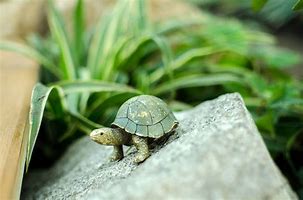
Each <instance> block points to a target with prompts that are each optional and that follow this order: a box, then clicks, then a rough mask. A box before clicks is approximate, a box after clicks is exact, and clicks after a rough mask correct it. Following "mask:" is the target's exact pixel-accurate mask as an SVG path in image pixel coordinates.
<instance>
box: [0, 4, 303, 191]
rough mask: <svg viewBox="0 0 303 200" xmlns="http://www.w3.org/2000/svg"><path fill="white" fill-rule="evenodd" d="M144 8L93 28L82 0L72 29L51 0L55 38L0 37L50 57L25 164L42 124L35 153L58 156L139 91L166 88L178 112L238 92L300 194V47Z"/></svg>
mask: <svg viewBox="0 0 303 200" xmlns="http://www.w3.org/2000/svg"><path fill="white" fill-rule="evenodd" d="M145 10H146V5H145V3H144V1H143V0H142V1H127V0H123V1H119V3H118V4H117V6H116V7H115V9H114V10H113V12H112V14H110V15H108V16H105V17H102V18H101V20H100V23H99V24H98V25H97V26H96V27H95V28H94V29H93V30H89V31H86V30H85V28H84V27H85V24H84V21H85V20H84V16H85V15H84V13H83V12H84V9H83V2H82V1H81V0H78V3H77V6H76V8H75V11H74V30H73V32H72V33H68V32H67V30H65V25H64V21H63V20H62V17H61V16H60V14H59V13H58V11H57V10H56V8H54V6H53V4H52V2H51V1H50V3H49V12H48V21H49V28H50V35H49V36H48V37H47V38H42V37H40V36H33V37H31V38H30V39H29V44H30V45H31V46H32V47H29V46H25V45H21V44H16V43H11V42H2V43H1V44H0V48H2V49H7V50H12V51H16V52H19V53H22V54H25V55H27V56H29V57H31V58H34V59H35V60H37V61H38V62H39V63H41V66H42V70H41V82H42V83H43V84H44V85H42V84H40V83H38V84H37V85H36V86H35V88H34V89H33V95H32V104H31V112H30V136H31V137H30V141H29V145H28V154H27V165H28V163H29V160H30V157H31V153H32V150H33V147H34V145H35V141H36V138H37V135H38V132H39V129H41V131H40V132H41V134H40V135H39V138H40V139H38V141H37V143H36V149H37V150H39V152H40V153H41V154H43V156H39V158H36V159H42V158H43V157H47V158H54V157H57V156H58V153H60V152H61V151H62V148H65V146H66V144H68V143H69V142H71V141H73V140H74V139H76V138H78V137H80V136H81V135H83V133H89V132H90V131H91V130H92V129H94V128H96V127H101V126H108V125H109V124H110V122H111V121H112V120H113V118H114V117H115V113H116V111H117V109H118V108H119V106H120V105H121V104H122V103H123V102H124V101H125V100H127V99H128V98H130V97H132V96H134V95H137V94H141V93H144V94H151V95H156V96H159V97H161V98H162V99H164V100H166V102H167V103H168V104H169V106H170V107H171V108H172V109H173V110H175V111H180V110H184V109H188V108H191V107H192V106H194V105H197V104H198V103H200V102H201V101H203V100H207V99H211V98H214V97H217V96H218V95H220V94H224V93H226V92H239V93H240V94H241V95H242V97H243V98H244V101H245V103H246V105H247V107H248V109H249V110H250V112H251V113H252V115H253V117H254V119H255V121H256V123H257V125H258V128H259V130H260V132H261V133H262V135H263V137H264V139H265V142H266V144H267V147H268V149H269V150H270V151H271V154H272V156H273V158H274V159H277V158H279V157H281V156H282V157H283V158H284V159H285V162H283V163H282V165H281V166H282V167H284V166H286V169H285V170H286V171H284V173H285V174H287V175H288V178H289V180H290V181H291V183H292V184H293V186H294V188H295V189H296V190H297V191H298V192H299V193H300V192H301V195H302V184H303V178H302V172H303V168H302V157H300V156H299V155H302V153H303V152H302V143H303V136H302V134H303V99H302V96H303V94H302V90H303V83H302V82H300V81H299V80H296V79H294V78H292V77H291V76H290V75H288V74H287V73H285V71H284V69H286V68H289V67H292V66H293V65H295V64H297V63H298V62H299V60H300V57H299V55H298V54H296V53H294V52H291V51H289V50H286V49H281V48H278V47H276V46H275V40H274V38H273V37H272V36H271V35H269V34H266V33H264V32H261V31H259V30H257V29H256V28H250V27H247V26H245V25H243V24H242V23H240V22H239V21H237V20H235V19H228V18H224V19H223V18H220V17H215V16H212V15H210V14H201V17H200V18H199V17H197V19H194V20H191V21H189V19H186V18H185V19H184V21H164V22H163V23H160V24H153V23H151V22H150V21H149V19H148V18H147V16H146V11H145ZM42 116H44V117H43V122H42ZM41 123H42V126H41V128H40V125H41ZM40 162H41V160H40ZM281 166H280V167H281ZM282 167H281V169H282ZM282 170H283V169H282Z"/></svg>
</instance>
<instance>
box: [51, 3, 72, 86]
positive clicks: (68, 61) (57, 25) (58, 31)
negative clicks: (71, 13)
mask: <svg viewBox="0 0 303 200" xmlns="http://www.w3.org/2000/svg"><path fill="white" fill-rule="evenodd" d="M49 6H50V10H49V12H48V21H49V26H50V30H51V33H52V34H53V36H54V38H55V39H56V41H57V43H58V46H59V48H60V50H61V57H62V60H63V64H62V71H63V72H64V76H65V79H67V80H75V79H76V69H75V65H74V60H73V57H72V52H71V49H70V44H69V42H68V38H67V34H66V31H65V28H64V26H63V20H62V19H61V17H60V16H59V13H58V11H57V10H56V9H55V8H54V5H53V4H52V2H51V1H50V3H49Z"/></svg>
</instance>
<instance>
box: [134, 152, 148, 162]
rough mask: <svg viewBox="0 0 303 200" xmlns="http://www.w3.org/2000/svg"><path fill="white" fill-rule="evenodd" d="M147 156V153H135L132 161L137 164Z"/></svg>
mask: <svg viewBox="0 0 303 200" xmlns="http://www.w3.org/2000/svg"><path fill="white" fill-rule="evenodd" d="M148 157H149V155H148V154H147V155H144V154H138V155H136V157H135V160H134V162H135V163H137V164H139V163H142V162H143V161H145V160H146V159H147V158H148Z"/></svg>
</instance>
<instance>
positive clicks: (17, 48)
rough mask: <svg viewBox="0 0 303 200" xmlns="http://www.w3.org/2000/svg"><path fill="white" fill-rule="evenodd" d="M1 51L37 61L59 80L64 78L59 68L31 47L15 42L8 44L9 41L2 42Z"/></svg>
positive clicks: (0, 44)
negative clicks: (18, 54) (11, 52)
mask: <svg viewBox="0 0 303 200" xmlns="http://www.w3.org/2000/svg"><path fill="white" fill-rule="evenodd" d="M0 49H3V50H7V51H13V52H17V53H20V54H22V55H24V56H26V57H29V58H31V59H33V60H35V61H36V62H38V63H39V64H41V65H42V66H44V67H45V68H46V69H47V70H48V71H49V72H51V73H52V74H54V75H55V76H56V77H57V78H61V77H62V73H61V71H59V70H58V68H57V66H56V65H55V64H54V63H52V62H51V61H50V60H49V59H48V58H46V57H45V56H44V55H42V54H40V53H39V52H38V51H36V50H35V49H33V48H31V47H29V46H26V45H23V44H19V43H15V42H7V41H5V42H4V41H3V42H0Z"/></svg>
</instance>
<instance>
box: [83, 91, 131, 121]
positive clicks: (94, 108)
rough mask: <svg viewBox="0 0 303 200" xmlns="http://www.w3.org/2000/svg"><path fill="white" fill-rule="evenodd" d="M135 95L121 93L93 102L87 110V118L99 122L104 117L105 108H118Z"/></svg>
mask: <svg viewBox="0 0 303 200" xmlns="http://www.w3.org/2000/svg"><path fill="white" fill-rule="evenodd" d="M135 95H137V94H135V93H128V92H123V93H118V94H113V95H111V96H109V97H107V98H106V99H98V100H96V101H95V102H94V104H93V105H91V107H90V108H89V111H88V112H87V113H89V115H88V116H89V118H90V119H93V120H96V121H99V120H100V118H101V117H102V116H103V115H104V113H105V110H106V109H107V108H111V107H113V106H120V105H121V104H122V103H123V102H125V101H126V100H127V99H129V98H131V97H133V96H135Z"/></svg>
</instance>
